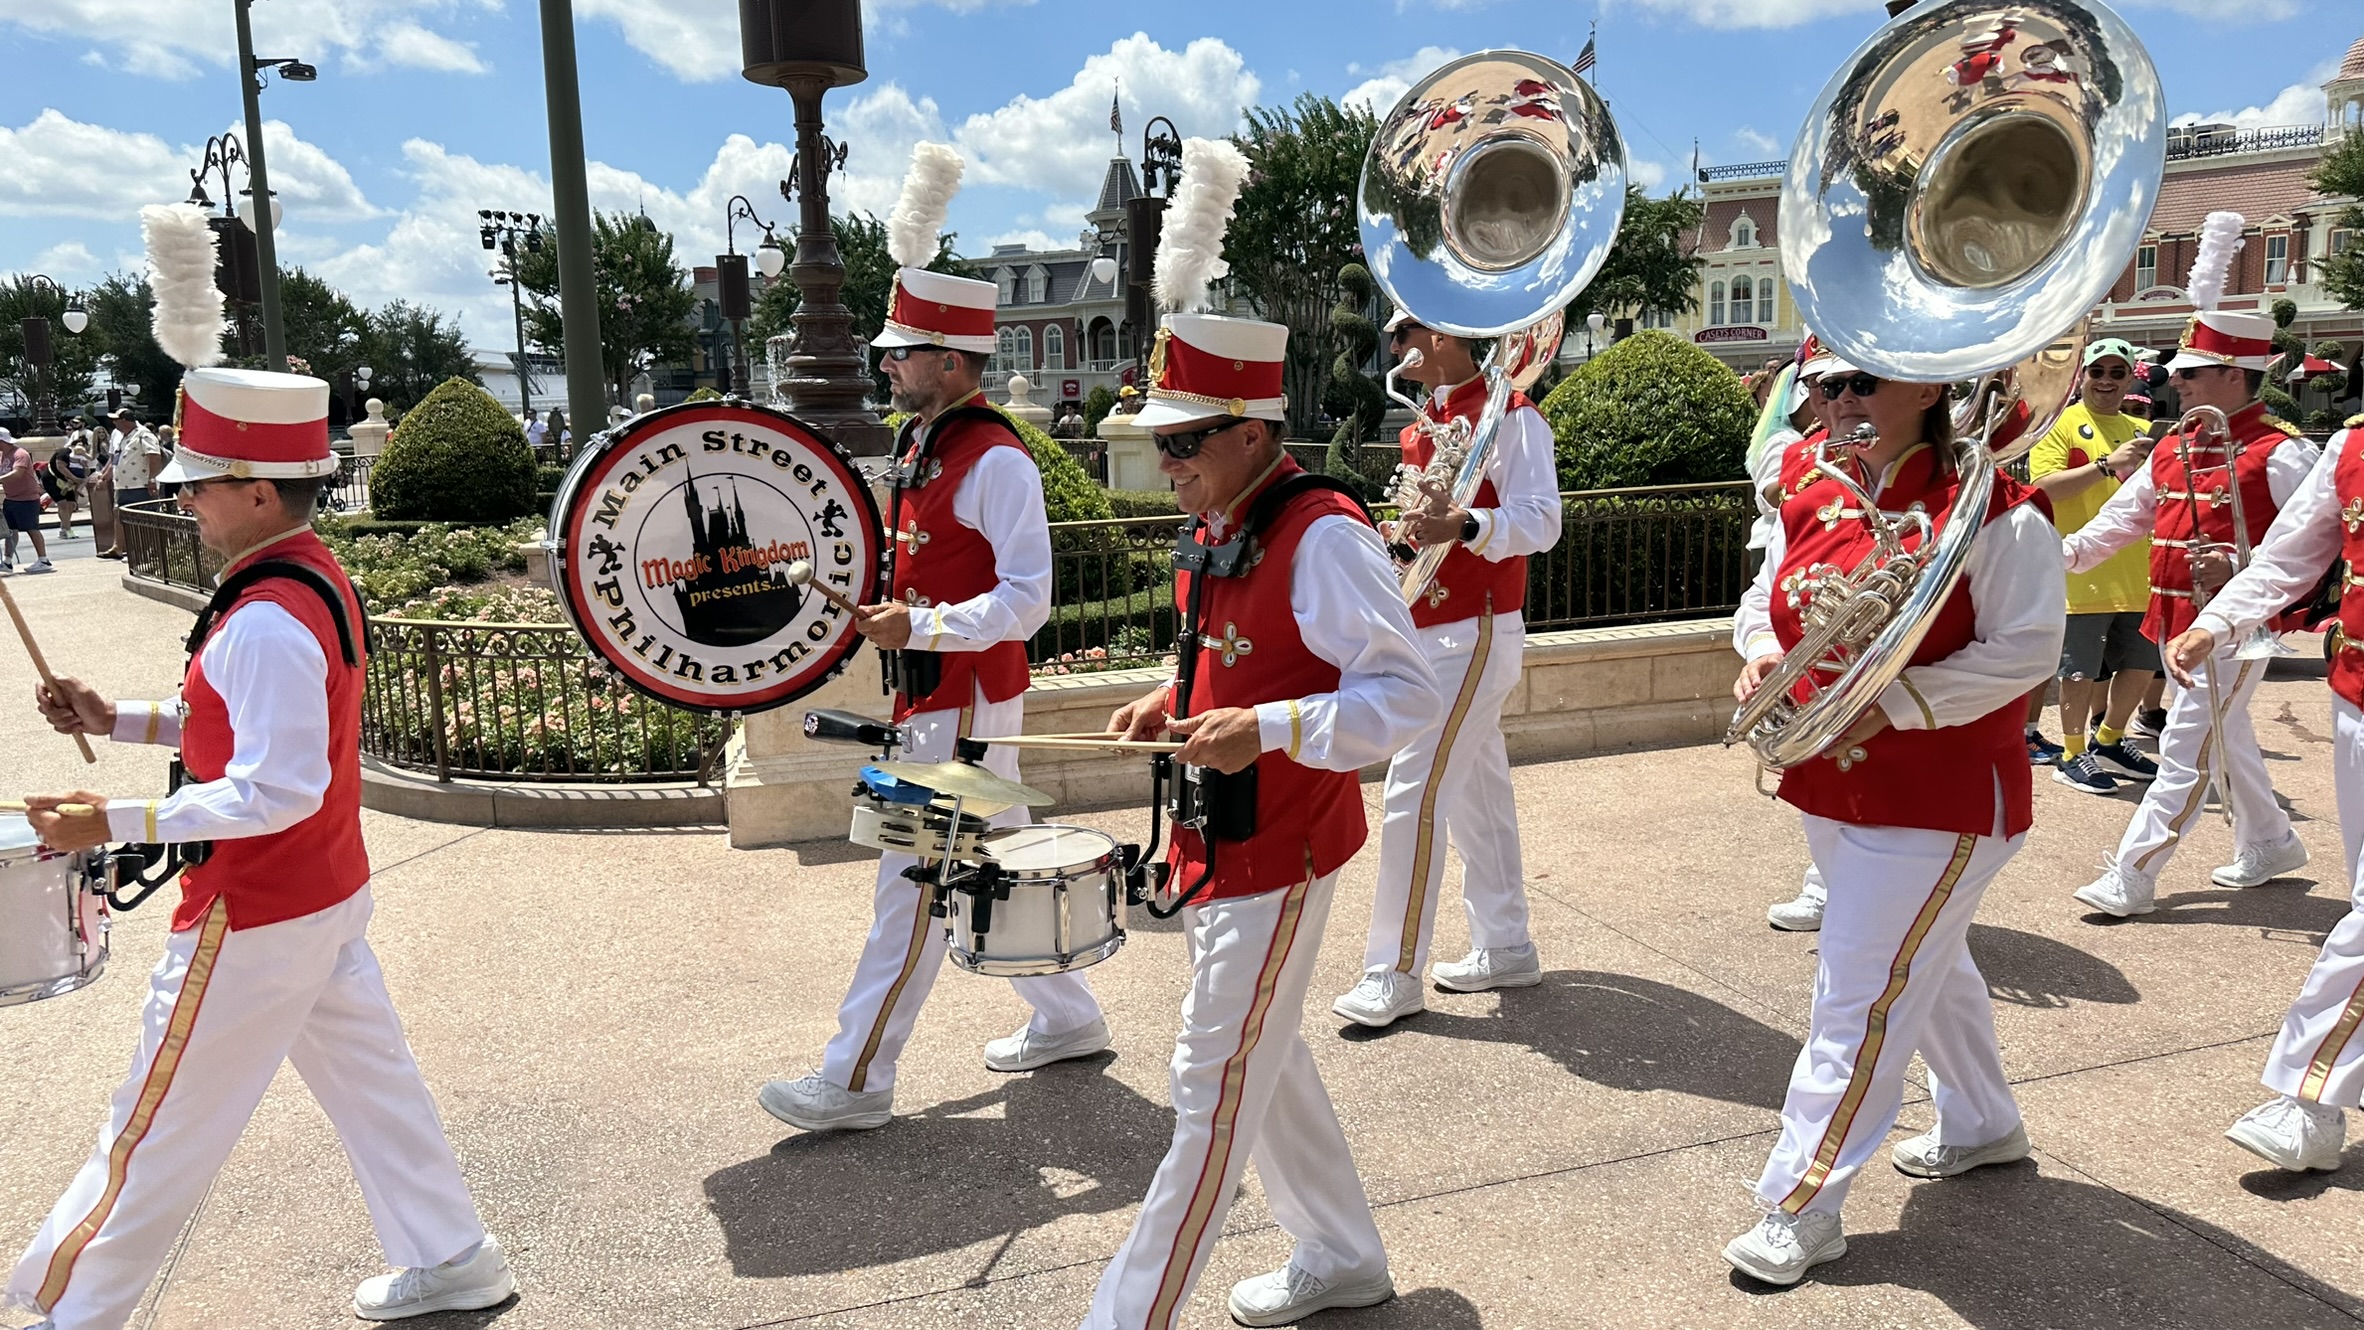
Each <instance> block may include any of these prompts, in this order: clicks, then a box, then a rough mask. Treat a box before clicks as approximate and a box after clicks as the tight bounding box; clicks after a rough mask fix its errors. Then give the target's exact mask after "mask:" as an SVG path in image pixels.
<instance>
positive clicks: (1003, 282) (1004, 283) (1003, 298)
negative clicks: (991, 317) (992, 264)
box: [993, 268, 1014, 305]
mask: <svg viewBox="0 0 2364 1330" xmlns="http://www.w3.org/2000/svg"><path fill="white" fill-rule="evenodd" d="M993 285H994V287H995V288H996V289H997V290H998V291H999V294H997V295H996V296H995V297H994V299H995V300H996V301H997V302H999V303H1001V304H1004V305H1006V304H1009V303H1010V292H1011V290H1012V287H1013V285H1014V279H1013V278H1012V277H1011V276H1010V270H1009V269H1007V268H996V269H994V270H993Z"/></svg>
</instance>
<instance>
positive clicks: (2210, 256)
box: [2184, 212, 2249, 309]
mask: <svg viewBox="0 0 2364 1330" xmlns="http://www.w3.org/2000/svg"><path fill="white" fill-rule="evenodd" d="M2248 225H2249V220H2248V219H2247V218H2245V217H2243V216H2242V215H2241V214H2239V213H2237V212H2212V213H2210V214H2208V219H2207V220H2206V221H2204V222H2202V223H2200V246H2199V249H2198V250H2196V251H2195V252H2194V253H2193V255H2192V275H2191V279H2190V280H2189V281H2187V282H2185V283H2184V290H2185V292H2186V293H2187V294H2189V295H2190V296H2191V300H2192V305H2193V306H2194V307H2195V308H2198V309H2214V308H2216V306H2217V302H2219V301H2221V300H2223V299H2224V288H2225V282H2226V281H2227V280H2228V279H2229V278H2230V277H2231V276H2232V272H2233V256H2234V255H2235V254H2238V253H2240V252H2241V232H2242V230H2243V229H2244V228H2246V227H2247V226H2248Z"/></svg>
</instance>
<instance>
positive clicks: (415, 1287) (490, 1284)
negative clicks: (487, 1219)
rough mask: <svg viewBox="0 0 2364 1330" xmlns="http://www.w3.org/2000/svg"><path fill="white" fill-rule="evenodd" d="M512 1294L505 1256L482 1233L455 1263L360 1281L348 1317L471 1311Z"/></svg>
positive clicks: (389, 1318)
mask: <svg viewBox="0 0 2364 1330" xmlns="http://www.w3.org/2000/svg"><path fill="white" fill-rule="evenodd" d="M516 1291H517V1278H516V1276H514V1275H512V1274H510V1273H509V1258H508V1257H507V1256H505V1255H503V1254H502V1252H501V1244H500V1243H499V1242H497V1241H495V1240H494V1239H493V1236H492V1235H491V1234H490V1233H487V1234H485V1235H484V1241H482V1242H480V1243H478V1244H476V1250H474V1251H472V1252H470V1253H468V1254H467V1255H466V1256H463V1257H461V1258H459V1259H458V1260H456V1261H445V1262H444V1263H443V1264H441V1265H421V1266H412V1267H410V1268H409V1269H406V1270H397V1271H396V1272H394V1273H393V1274H390V1275H379V1276H377V1277H376V1278H374V1279H364V1280H362V1281H361V1287H359V1288H357V1289H355V1290H353V1314H354V1315H355V1316H358V1317H360V1318H361V1319H363V1320H365V1321H399V1320H401V1319H403V1318H404V1317H406V1316H424V1315H426V1314H427V1313H429V1312H472V1311H476V1310H478V1309H480V1308H484V1307H490V1306H492V1305H494V1304H495V1303H500V1302H505V1301H507V1300H508V1298H509V1295H510V1294H512V1293H515V1292H516Z"/></svg>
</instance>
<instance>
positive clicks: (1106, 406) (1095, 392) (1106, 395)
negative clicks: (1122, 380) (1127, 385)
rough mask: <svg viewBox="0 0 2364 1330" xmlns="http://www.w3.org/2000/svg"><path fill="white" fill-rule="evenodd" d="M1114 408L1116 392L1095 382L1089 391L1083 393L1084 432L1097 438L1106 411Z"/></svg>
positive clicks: (1106, 415) (1105, 416) (1106, 413)
mask: <svg viewBox="0 0 2364 1330" xmlns="http://www.w3.org/2000/svg"><path fill="white" fill-rule="evenodd" d="M1115 409H1116V394H1115V393H1112V392H1110V391H1108V388H1107V385H1105V384H1095V385H1094V386H1093V388H1092V390H1091V391H1090V392H1088V393H1085V394H1084V434H1085V435H1086V436H1088V437H1091V438H1098V437H1099V435H1100V422H1101V421H1103V420H1106V419H1107V418H1108V413H1109V412H1111V411H1114V410H1115Z"/></svg>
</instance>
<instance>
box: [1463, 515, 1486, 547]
mask: <svg viewBox="0 0 2364 1330" xmlns="http://www.w3.org/2000/svg"><path fill="white" fill-rule="evenodd" d="M1483 529H1484V528H1482V527H1480V526H1479V525H1478V520H1477V514H1476V513H1471V514H1470V515H1469V516H1467V517H1464V518H1462V519H1461V543H1462V544H1464V545H1466V544H1468V543H1469V542H1471V541H1473V540H1476V539H1477V538H1478V532H1479V531H1481V530H1483Z"/></svg>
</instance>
